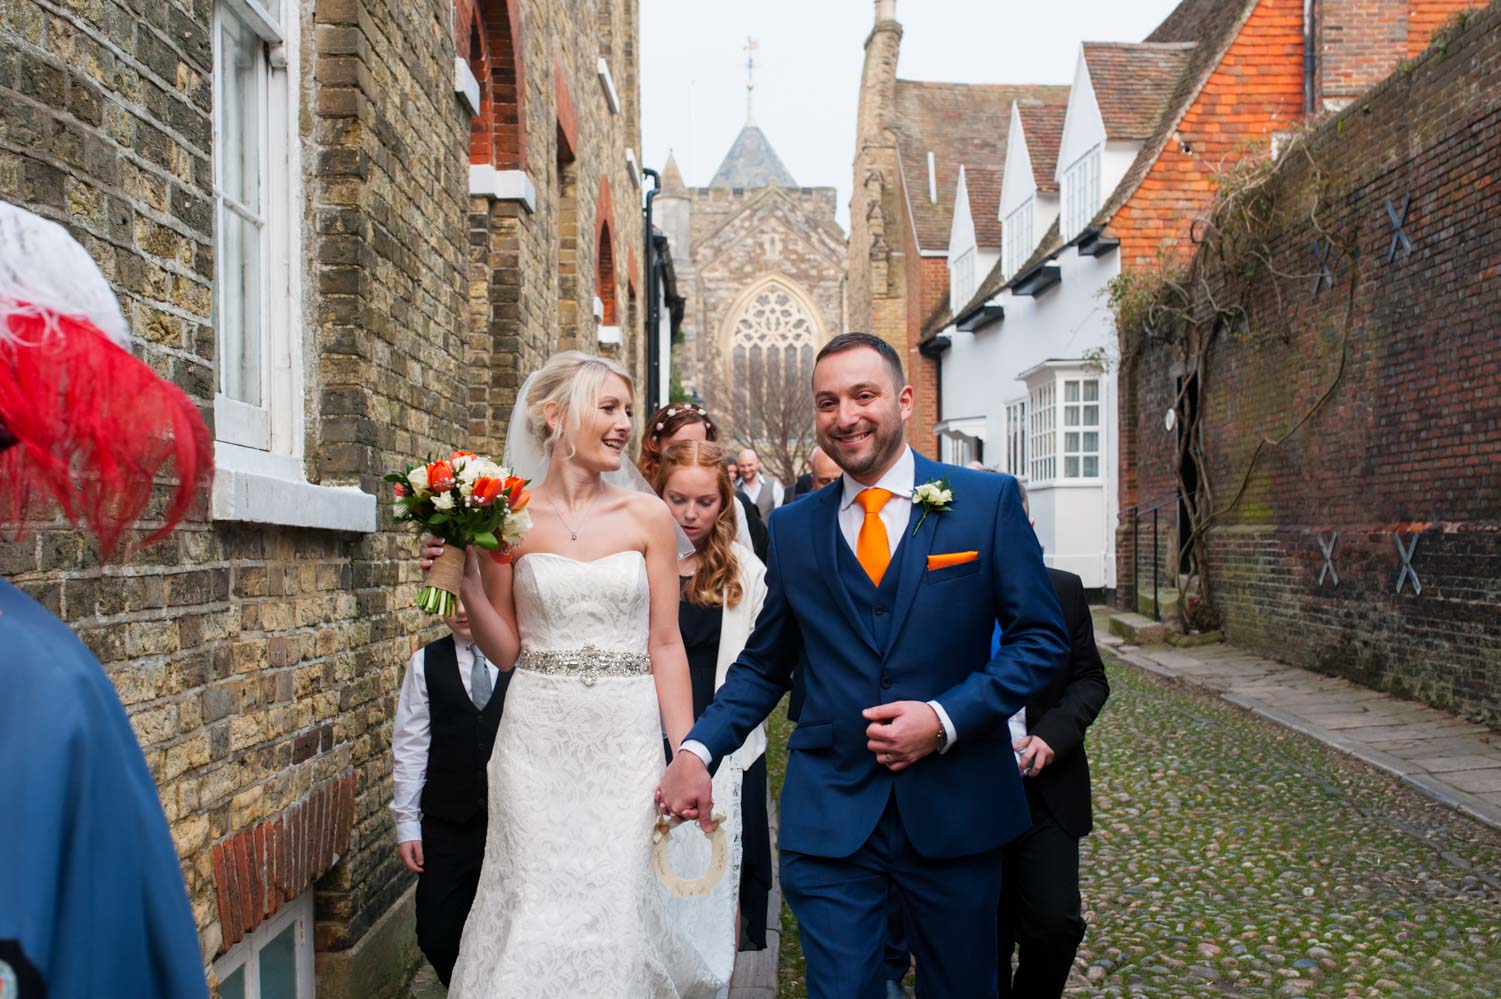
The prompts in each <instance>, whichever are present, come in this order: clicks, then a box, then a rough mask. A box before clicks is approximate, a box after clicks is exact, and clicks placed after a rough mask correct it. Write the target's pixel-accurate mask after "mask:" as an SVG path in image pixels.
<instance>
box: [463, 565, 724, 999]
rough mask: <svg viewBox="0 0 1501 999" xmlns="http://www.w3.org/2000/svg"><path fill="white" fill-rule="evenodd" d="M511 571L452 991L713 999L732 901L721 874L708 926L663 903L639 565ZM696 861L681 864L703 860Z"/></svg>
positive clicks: (675, 902) (655, 733) (645, 593)
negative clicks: (508, 635) (509, 616)
mask: <svg viewBox="0 0 1501 999" xmlns="http://www.w3.org/2000/svg"><path fill="white" fill-rule="evenodd" d="M513 578H514V593H515V599H516V623H517V625H518V627H519V629H520V633H521V647H522V649H523V652H522V657H521V661H520V662H519V663H518V664H517V666H516V672H515V675H514V677H513V678H512V680H511V685H510V687H509V689H508V690H507V692H506V709H505V713H504V714H503V715H502V716H501V722H500V730H499V732H498V733H497V734H496V738H495V750H494V753H493V754H492V755H491V757H490V765H489V771H488V773H489V795H490V821H489V830H488V835H487V842H486V846H485V860H484V867H483V870H482V873H481V875H480V883H479V890H478V892H477V894H476V895H475V899H474V906H473V908H472V909H470V912H469V919H468V922H467V923H466V924H465V926H464V936H463V942H462V944H461V945H460V948H459V960H458V964H457V965H456V966H455V968H454V972H453V981H452V984H451V986H450V988H449V995H450V996H454V997H458V999H522V997H525V999H701V997H707V999H712V997H713V996H715V995H717V994H721V990H722V989H723V987H724V986H725V985H726V983H727V981H728V978H729V972H730V968H731V966H732V965H733V960H734V944H733V936H734V908H733V902H732V901H728V899H729V898H730V897H731V896H727V895H724V891H725V886H724V882H721V886H720V887H719V888H717V889H716V892H715V894H717V895H720V896H721V897H722V898H723V899H724V901H722V902H721V903H720V904H719V905H718V906H714V907H713V908H715V909H717V910H719V911H718V914H717V915H716V916H715V917H714V918H712V919H710V920H709V921H707V922H706V921H705V919H704V918H703V917H704V916H705V915H706V914H707V910H706V908H705V905H706V902H707V900H703V899H694V900H679V899H673V898H672V897H670V896H669V895H668V894H667V892H666V891H665V889H663V888H662V886H661V883H660V882H659V881H658V880H657V878H656V875H655V874H654V873H653V871H652V867H651V847H652V838H651V837H652V826H653V823H654V822H655V819H656V813H655V807H654V805H653V804H652V791H653V790H654V789H655V788H656V785H657V783H658V781H659V780H660V779H661V774H662V770H663V767H664V761H663V750H662V727H661V720H660V717H661V716H660V713H659V710H658V705H657V692H656V683H655V681H654V680H653V679H652V675H651V664H650V660H649V659H648V657H647V651H646V650H647V635H648V621H649V616H650V593H649V589H648V585H647V576H646V562H645V559H644V558H643V557H642V555H641V554H640V553H639V552H634V551H627V552H620V553H617V554H615V555H610V556H607V557H605V558H602V559H598V560H596V561H593V562H577V561H574V560H573V559H569V558H566V557H564V556H561V555H553V554H550V553H545V552H536V553H532V554H528V555H525V556H523V557H521V558H520V559H518V560H517V561H516V564H515V575H514V577H513ZM736 831H737V832H738V830H736ZM690 838H692V839H697V840H698V841H699V842H698V844H686V845H687V850H688V852H689V853H697V852H699V851H702V853H701V855H702V856H704V857H706V856H707V851H706V850H704V849H703V844H704V842H705V841H704V838H703V837H702V836H701V835H699V834H697V833H695V832H694V831H693V830H689V829H683V830H680V831H679V832H678V834H677V835H676V836H675V837H674V857H675V858H676V857H677V850H678V846H677V842H676V841H677V840H683V841H685V842H686V841H688V840H689V839H690ZM731 856H732V857H735V858H737V861H738V857H739V849H738V848H736V849H734V851H733V853H732V854H731ZM692 864H693V861H692V860H691V859H690V860H685V861H681V862H679V865H678V870H680V871H682V872H683V873H684V874H686V875H687V876H690V877H691V876H693V874H694V873H696V872H697V871H699V870H702V869H703V864H702V861H700V862H699V864H698V866H696V867H695V866H692ZM730 880H731V879H730V878H726V879H725V881H730ZM730 890H731V891H733V889H730ZM726 907H727V911H726Z"/></svg>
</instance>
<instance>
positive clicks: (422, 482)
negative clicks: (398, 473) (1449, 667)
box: [407, 465, 427, 496]
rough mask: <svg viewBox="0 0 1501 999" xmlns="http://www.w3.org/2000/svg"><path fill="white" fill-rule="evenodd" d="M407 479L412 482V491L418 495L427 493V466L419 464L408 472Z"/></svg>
mask: <svg viewBox="0 0 1501 999" xmlns="http://www.w3.org/2000/svg"><path fill="white" fill-rule="evenodd" d="M407 481H408V482H410V483H411V484H412V491H413V492H415V493H416V494H417V495H418V496H426V495H427V466H426V465H418V466H417V467H416V468H414V469H412V470H411V471H410V472H409V473H407Z"/></svg>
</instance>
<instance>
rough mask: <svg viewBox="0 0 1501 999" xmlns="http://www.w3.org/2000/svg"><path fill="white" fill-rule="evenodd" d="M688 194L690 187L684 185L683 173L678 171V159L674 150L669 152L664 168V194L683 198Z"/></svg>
mask: <svg viewBox="0 0 1501 999" xmlns="http://www.w3.org/2000/svg"><path fill="white" fill-rule="evenodd" d="M687 193H688V185H687V184H685V183H683V172H682V171H681V170H679V169H678V161H677V158H676V157H674V156H673V155H672V150H671V149H669V150H667V162H666V163H665V164H664V165H663V166H662V194H664V195H678V196H682V195H685V194H687Z"/></svg>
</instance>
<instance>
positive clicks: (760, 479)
mask: <svg viewBox="0 0 1501 999" xmlns="http://www.w3.org/2000/svg"><path fill="white" fill-rule="evenodd" d="M768 482H770V483H771V505H772V507H773V508H775V507H779V506H781V505H782V497H783V492H782V484H781V483H780V482H778V481H776V480H775V479H768V478H766V473H765V472H757V473H756V484H755V485H754V486H748V485H746V484H745V483H743V482H742V483H741V484H740V491H741V492H743V493H745V498H746V499H748V500H750V501H751V502H752V503H755V502H757V501H758V500H760V498H761V487H762V486H764V485H766V484H767V483H768Z"/></svg>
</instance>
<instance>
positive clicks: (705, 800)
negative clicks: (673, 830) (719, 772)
mask: <svg viewBox="0 0 1501 999" xmlns="http://www.w3.org/2000/svg"><path fill="white" fill-rule="evenodd" d="M654 797H655V798H656V802H657V810H658V811H660V812H661V813H662V814H663V815H668V816H675V817H677V818H683V819H696V820H698V825H699V828H700V829H702V830H703V831H704V834H705V835H708V834H709V833H711V832H713V831H714V814H713V813H714V783H713V781H712V780H711V779H710V777H709V768H708V767H706V766H704V761H703V760H701V759H699V758H698V756H697V755H695V754H694V753H691V752H685V751H682V750H679V751H678V752H677V753H676V754H675V755H674V756H673V758H672V763H671V764H670V765H669V766H668V767H667V772H666V773H665V774H663V775H662V783H661V784H659V785H657V793H656V795H655V796H654Z"/></svg>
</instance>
